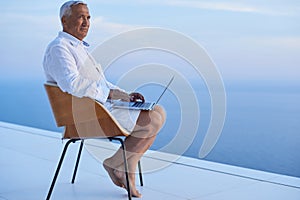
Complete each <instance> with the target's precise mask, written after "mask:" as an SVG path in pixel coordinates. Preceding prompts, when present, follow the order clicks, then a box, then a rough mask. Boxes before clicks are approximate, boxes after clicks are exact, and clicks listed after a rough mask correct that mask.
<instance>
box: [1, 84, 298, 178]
mask: <svg viewBox="0 0 300 200" xmlns="http://www.w3.org/2000/svg"><path fill="white" fill-rule="evenodd" d="M225 86H226V95H227V114H226V121H225V125H224V128H223V131H222V135H221V137H220V139H219V141H218V143H217V145H216V146H215V148H214V149H213V151H212V152H211V153H210V154H209V155H208V156H207V157H206V158H205V160H211V161H216V162H220V163H227V164H231V165H237V166H242V167H247V168H252V169H258V170H263V171H268V172H275V173H279V174H286V175H290V176H296V177H300V154H299V152H300V84H299V83H297V84H295V83H268V82H261V83H251V82H249V83H242V84H241V83H226V82H225ZM194 89H195V90H196V91H198V94H197V95H198V98H199V99H201V100H200V101H199V102H200V103H199V104H200V111H201V117H200V119H201V120H200V123H199V129H198V132H197V135H196V137H195V139H194V140H193V143H192V145H191V146H190V147H189V148H188V150H187V151H186V152H185V153H184V155H186V156H190V157H195V158H197V156H198V153H199V148H200V146H201V144H202V142H203V137H204V135H205V133H206V130H207V127H208V124H209V120H210V103H209V96H208V95H207V94H204V93H203V92H201V88H197V86H195V88H194ZM151 91H153V89H150V88H144V90H143V91H142V92H143V93H144V94H149V96H150V94H151ZM0 94H1V104H0V120H1V121H5V122H11V123H16V124H21V125H26V126H31V127H37V128H42V129H47V130H53V131H61V129H59V128H57V127H56V125H55V122H54V119H53V116H52V113H51V110H50V106H49V103H48V100H47V97H46V93H45V91H44V88H43V81H24V82H0ZM157 95H158V94H154V95H153V96H157ZM146 97H147V95H146ZM151 100H152V99H151ZM167 103H168V104H167ZM161 104H162V105H163V106H164V107H165V109H166V111H167V113H168V119H167V123H166V125H165V127H164V128H163V129H162V131H161V132H160V134H159V135H158V137H157V140H156V141H155V143H154V145H153V146H152V149H160V148H162V147H164V146H165V145H166V144H168V143H169V141H171V140H172V139H173V138H174V137H175V135H176V130H177V129H178V126H179V124H180V117H181V115H180V112H179V111H178V109H177V107H178V102H177V101H176V98H175V97H174V95H172V94H171V93H167V94H166V96H164V98H163V99H162V101H161ZM191 120H193V119H191Z"/></svg>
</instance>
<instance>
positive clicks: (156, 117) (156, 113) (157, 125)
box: [150, 106, 166, 133]
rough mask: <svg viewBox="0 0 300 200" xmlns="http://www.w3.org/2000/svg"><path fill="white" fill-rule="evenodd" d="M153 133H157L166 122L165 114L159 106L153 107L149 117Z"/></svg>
mask: <svg viewBox="0 0 300 200" xmlns="http://www.w3.org/2000/svg"><path fill="white" fill-rule="evenodd" d="M150 118H151V126H152V128H153V132H156V133H157V132H158V131H159V130H160V129H161V128H162V127H163V125H164V123H165V121H166V112H165V110H164V109H163V107H161V106H155V108H154V109H153V111H152V112H151V115H150Z"/></svg>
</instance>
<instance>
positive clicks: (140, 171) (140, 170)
mask: <svg viewBox="0 0 300 200" xmlns="http://www.w3.org/2000/svg"><path fill="white" fill-rule="evenodd" d="M138 168H139V177H140V184H141V186H144V181H143V174H142V167H141V161H140V160H139V162H138Z"/></svg>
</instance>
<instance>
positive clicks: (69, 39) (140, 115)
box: [43, 1, 166, 197]
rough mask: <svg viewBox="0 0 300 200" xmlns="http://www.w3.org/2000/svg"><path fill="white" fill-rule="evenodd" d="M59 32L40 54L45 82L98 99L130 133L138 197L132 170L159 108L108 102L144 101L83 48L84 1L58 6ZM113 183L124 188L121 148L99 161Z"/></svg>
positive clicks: (158, 123) (159, 120) (158, 122)
mask: <svg viewBox="0 0 300 200" xmlns="http://www.w3.org/2000/svg"><path fill="white" fill-rule="evenodd" d="M60 19H61V23H62V28H63V31H62V32H59V34H58V36H57V37H56V38H55V40H53V41H52V42H51V43H50V44H49V46H48V47H47V50H46V52H45V56H44V62H43V67H44V71H45V75H46V79H47V81H48V82H54V83H56V84H57V85H58V86H59V87H60V88H61V90H63V91H66V92H68V93H70V94H72V95H74V96H78V97H83V96H85V97H90V98H92V99H95V100H97V101H99V102H101V103H102V104H103V105H104V106H105V107H106V108H107V109H108V110H109V111H110V112H111V114H112V115H113V116H114V117H115V118H116V120H118V121H119V123H120V124H121V125H122V126H123V127H124V128H125V129H127V130H128V131H129V132H130V133H131V134H130V136H128V137H127V138H126V140H125V146H126V150H127V160H128V168H129V179H130V183H131V185H130V187H131V190H132V191H131V194H132V195H133V196H134V197H141V194H140V193H139V192H138V191H137V189H136V187H135V170H136V167H137V163H138V161H139V160H140V158H141V157H142V155H143V154H144V153H145V152H146V151H147V150H148V149H149V147H150V146H151V145H152V143H153V142H154V140H155V137H156V135H157V133H158V131H159V130H160V128H161V127H162V126H163V124H164V122H165V118H166V115H165V112H164V110H163V108H162V107H160V106H155V108H154V109H153V110H152V111H136V110H126V109H116V108H112V106H111V104H110V101H108V100H113V99H122V100H124V101H137V100H141V101H144V97H143V96H142V95H141V94H139V93H131V94H127V93H126V92H125V91H124V90H122V89H120V88H119V87H117V86H115V85H113V84H112V83H110V82H108V81H107V80H106V78H105V76H104V74H103V71H102V69H101V66H100V65H98V64H97V63H96V62H95V60H94V59H93V58H92V56H91V55H90V54H89V52H88V51H87V47H88V44H87V43H86V42H84V41H83V39H84V38H85V37H86V35H87V33H88V30H89V26H90V14H89V10H88V7H87V4H86V3H84V2H82V1H68V2H66V3H64V4H63V5H62V7H61V9H60ZM103 166H104V168H105V170H106V171H107V172H108V174H109V176H110V178H111V179H112V181H113V183H114V184H115V185H117V186H120V187H124V188H125V189H127V188H126V179H125V173H124V170H123V159H122V150H121V149H119V150H118V151H117V152H116V153H115V154H114V155H113V156H112V157H110V158H108V159H106V160H105V161H104V162H103Z"/></svg>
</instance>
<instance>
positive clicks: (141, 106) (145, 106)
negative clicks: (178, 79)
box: [112, 76, 174, 110]
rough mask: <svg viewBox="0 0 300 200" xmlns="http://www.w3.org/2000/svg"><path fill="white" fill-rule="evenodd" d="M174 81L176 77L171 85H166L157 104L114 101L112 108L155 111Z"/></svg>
mask: <svg viewBox="0 0 300 200" xmlns="http://www.w3.org/2000/svg"><path fill="white" fill-rule="evenodd" d="M173 80H174V76H173V77H172V78H171V80H170V81H169V83H168V84H167V85H166V87H165V89H164V90H163V92H162V93H161V95H160V96H159V98H158V99H157V100H156V102H140V101H137V102H126V101H121V100H114V101H112V107H113V108H124V109H132V110H153V107H154V106H155V105H156V104H157V103H158V102H159V100H160V99H161V97H162V96H163V95H164V93H165V92H166V91H167V89H168V87H169V86H170V85H171V83H172V81H173Z"/></svg>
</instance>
